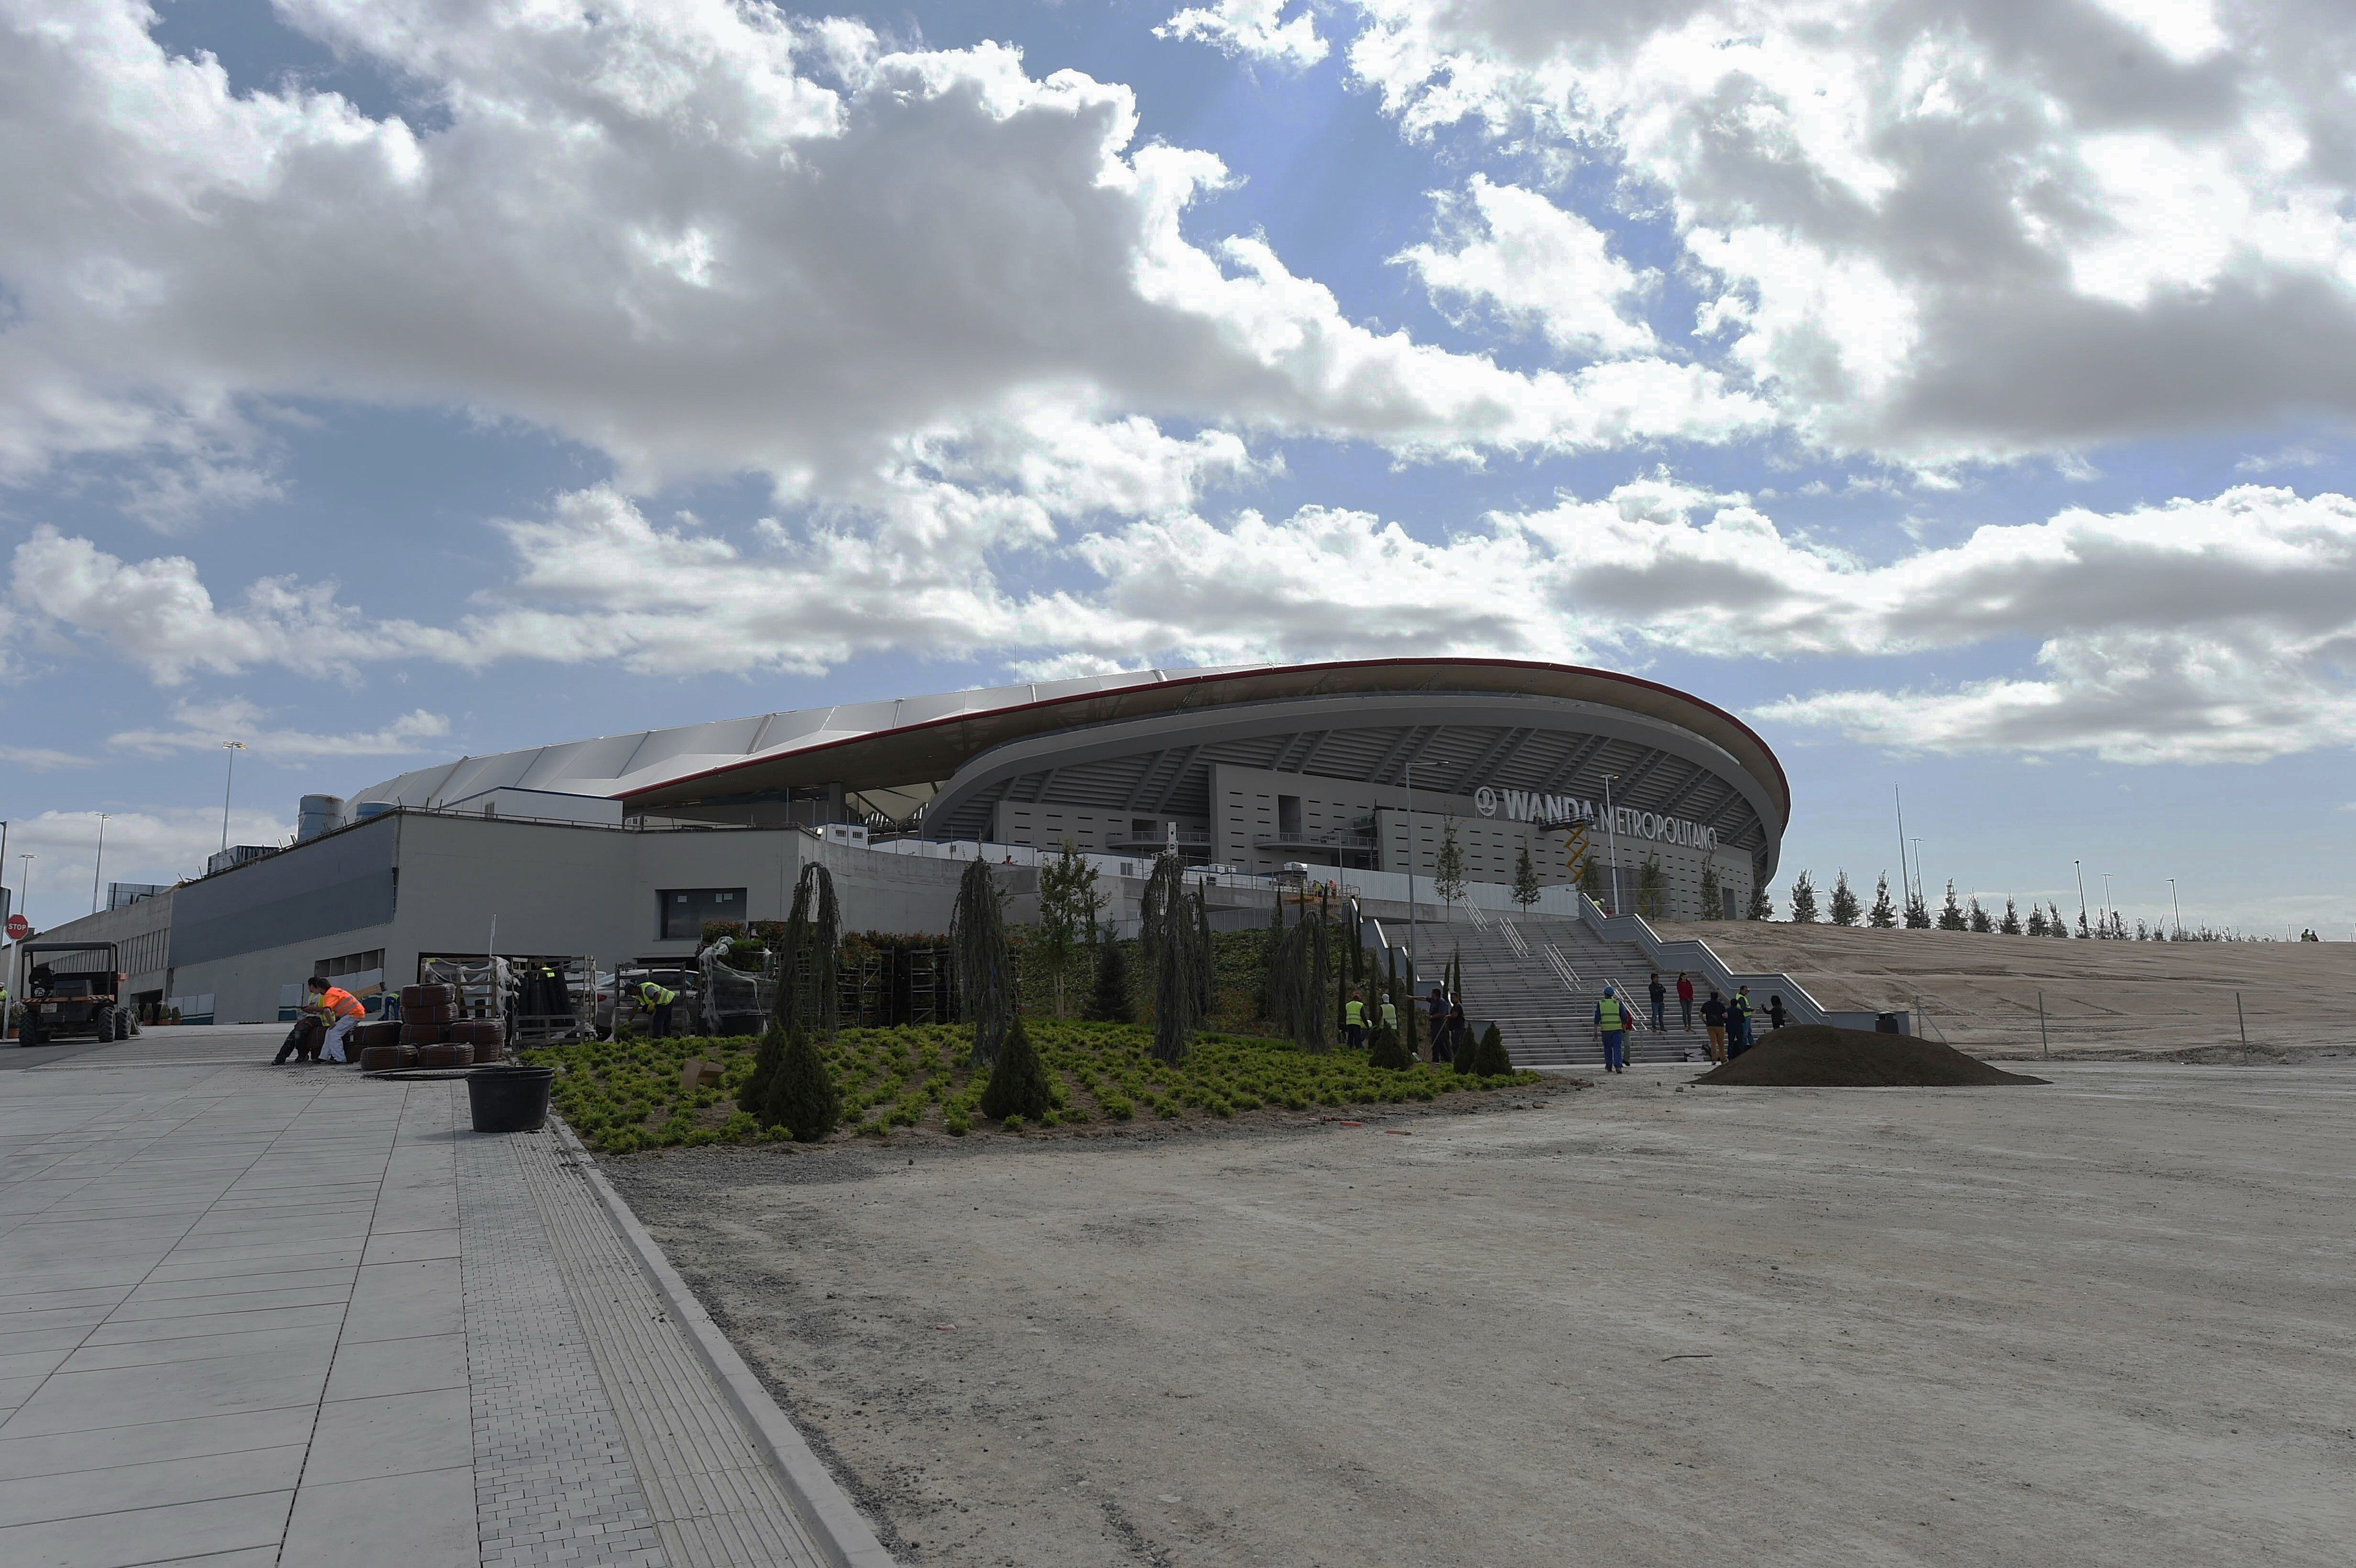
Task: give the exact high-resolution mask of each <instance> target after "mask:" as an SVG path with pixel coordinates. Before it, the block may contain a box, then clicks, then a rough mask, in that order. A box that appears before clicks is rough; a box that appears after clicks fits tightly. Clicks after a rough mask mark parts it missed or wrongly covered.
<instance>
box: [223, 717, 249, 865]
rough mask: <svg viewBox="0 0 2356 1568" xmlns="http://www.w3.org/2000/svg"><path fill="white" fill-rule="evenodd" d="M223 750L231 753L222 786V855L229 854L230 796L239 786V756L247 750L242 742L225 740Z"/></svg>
mask: <svg viewBox="0 0 2356 1568" xmlns="http://www.w3.org/2000/svg"><path fill="white" fill-rule="evenodd" d="M221 749H222V750H223V751H226V752H228V753H229V777H228V779H225V780H224V781H223V782H222V784H221V853H222V854H228V853H229V794H230V789H234V788H235V787H236V785H237V754H238V753H239V752H241V751H243V750H244V749H245V742H243V741H241V740H225V741H223V742H221Z"/></svg>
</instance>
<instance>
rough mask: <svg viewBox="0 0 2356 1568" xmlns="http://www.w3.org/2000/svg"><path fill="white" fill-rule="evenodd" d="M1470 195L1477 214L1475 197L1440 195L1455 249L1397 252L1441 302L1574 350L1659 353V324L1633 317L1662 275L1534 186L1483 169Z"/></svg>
mask: <svg viewBox="0 0 2356 1568" xmlns="http://www.w3.org/2000/svg"><path fill="white" fill-rule="evenodd" d="M1467 200H1468V201H1469V205H1470V208H1471V210H1470V211H1469V212H1468V211H1466V210H1465V207H1466V205H1467V202H1460V201H1456V200H1453V199H1450V198H1447V197H1445V196H1443V197H1442V198H1441V199H1440V216H1441V220H1442V223H1443V225H1444V226H1445V227H1446V228H1447V229H1448V230H1449V231H1450V235H1449V237H1450V239H1451V242H1452V243H1453V245H1454V247H1455V248H1454V249H1452V250H1443V249H1441V248H1440V247H1439V246H1435V245H1413V246H1410V247H1408V249H1407V250H1405V251H1402V252H1399V253H1398V256H1396V257H1394V258H1393V259H1394V260H1396V261H1399V262H1403V263H1406V264H1408V266H1411V267H1413V268H1414V269H1415V271H1416V274H1417V275H1418V276H1419V277H1421V278H1422V279H1423V282H1424V286H1425V287H1427V288H1429V289H1430V291H1431V293H1432V295H1433V298H1434V301H1435V303H1438V302H1440V301H1441V300H1444V299H1450V298H1454V299H1462V300H1466V301H1469V302H1471V303H1472V304H1473V305H1475V306H1487V307H1489V308H1490V309H1492V310H1494V312H1495V313H1496V314H1497V315H1498V316H1500V317H1504V318H1505V320H1507V321H1509V322H1512V323H1515V324H1516V325H1518V326H1522V327H1535V328H1537V329H1538V330H1539V331H1542V332H1543V333H1545V335H1546V338H1547V341H1548V342H1550V343H1552V344H1553V345H1554V346H1555V347H1556V348H1558V349H1564V350H1567V351H1570V352H1575V353H1581V354H1640V353H1649V352H1655V351H1657V350H1658V349H1659V348H1660V343H1659V340H1658V339H1656V338H1655V337H1654V336H1653V329H1652V328H1649V327H1647V326H1645V325H1644V322H1643V321H1641V320H1637V319H1632V317H1631V314H1630V311H1631V307H1632V306H1633V305H1634V304H1635V303H1636V296H1637V295H1639V294H1640V293H1642V292H1643V291H1644V289H1645V288H1646V287H1647V286H1648V285H1650V284H1651V283H1653V282H1655V281H1657V280H1656V279H1655V277H1654V275H1653V274H1644V273H1640V272H1638V271H1637V270H1636V269H1635V268H1633V267H1631V266H1630V265H1628V263H1625V262H1623V261H1622V260H1621V259H1620V258H1619V257H1617V256H1615V255H1613V254H1612V252H1611V249H1610V247H1609V245H1608V244H1607V243H1606V242H1605V240H1604V237H1603V234H1602V231H1600V230H1598V229H1597V228H1596V227H1595V226H1594V225H1593V224H1591V223H1590V222H1588V221H1587V220H1586V219H1584V218H1582V217H1580V215H1579V214H1578V213H1576V212H1569V211H1566V210H1564V209H1562V208H1559V207H1557V206H1556V205H1555V204H1554V203H1552V202H1551V201H1548V200H1547V199H1546V198H1545V197H1543V196H1540V195H1539V194H1537V192H1536V191H1532V190H1524V189H1522V188H1520V187H1518V186H1511V185H1493V184H1491V183H1490V182H1489V180H1488V178H1487V177H1485V176H1483V175H1474V176H1473V177H1472V186H1471V188H1470V190H1469V192H1468V198H1467Z"/></svg>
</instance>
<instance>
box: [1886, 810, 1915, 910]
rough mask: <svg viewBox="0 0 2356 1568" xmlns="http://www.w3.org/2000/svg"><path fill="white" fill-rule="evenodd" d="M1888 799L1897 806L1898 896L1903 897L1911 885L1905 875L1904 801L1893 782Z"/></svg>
mask: <svg viewBox="0 0 2356 1568" xmlns="http://www.w3.org/2000/svg"><path fill="white" fill-rule="evenodd" d="M1890 800H1891V802H1892V803H1893V804H1895V805H1896V806H1897V808H1898V897H1901V898H1903V897H1906V890H1907V889H1908V888H1909V887H1911V886H1913V884H1912V882H1910V881H1908V880H1907V877H1906V802H1905V801H1904V800H1901V799H1900V797H1899V794H1898V786H1897V785H1895V784H1892V785H1891V786H1890Z"/></svg>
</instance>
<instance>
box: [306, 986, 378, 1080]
mask: <svg viewBox="0 0 2356 1568" xmlns="http://www.w3.org/2000/svg"><path fill="white" fill-rule="evenodd" d="M311 1005H312V1007H313V1008H315V1009H316V1011H317V1012H318V1015H319V1023H320V1025H321V1026H322V1027H324V1028H325V1029H326V1030H327V1038H326V1039H324V1040H322V1041H321V1042H320V1043H319V1059H320V1060H321V1061H330V1062H345V1061H348V1060H350V1059H351V1058H348V1057H347V1056H346V1055H345V1054H344V1043H345V1042H346V1041H348V1040H349V1039H350V1038H351V1037H352V1030H353V1029H354V1028H355V1027H356V1026H358V1025H359V1021H360V1020H361V1019H362V1018H363V1017H365V1016H366V1015H367V1014H368V1009H367V1008H365V1007H363V1006H361V1005H360V999H359V997H357V996H355V995H353V994H352V993H350V992H348V991H347V990H345V989H344V988H343V987H342V986H340V985H330V984H328V983H327V979H326V977H324V976H322V975H316V974H315V975H313V976H312V977H311Z"/></svg>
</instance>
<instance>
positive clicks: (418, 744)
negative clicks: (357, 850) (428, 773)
mask: <svg viewBox="0 0 2356 1568" xmlns="http://www.w3.org/2000/svg"><path fill="white" fill-rule="evenodd" d="M172 719H173V722H174V725H176V726H177V727H175V728H171V729H134V730H123V731H120V732H118V733H116V734H114V735H112V736H108V737H107V744H108V745H109V746H120V747H122V748H123V749H125V750H128V751H136V752H139V753H141V754H143V755H145V756H148V757H167V756H169V755H171V754H172V753H174V752H177V751H208V752H209V751H214V750H217V749H219V748H220V746H221V744H222V743H223V742H225V741H231V740H238V741H243V742H244V743H245V745H246V747H247V749H248V750H250V751H252V753H253V754H254V755H255V756H256V757H260V758H262V759H263V760H266V761H272V762H299V761H308V760H310V759H312V758H314V757H402V756H407V755H409V754H411V753H413V752H417V751H422V750H424V749H425V746H423V744H422V743H423V742H427V741H434V740H439V739H440V738H441V737H443V736H446V735H448V734H449V733H450V721H449V720H448V719H445V718H444V717H443V716H442V715H441V714H429V713H427V712H426V711H425V710H424V709H423V708H417V709H413V710H412V711H411V712H409V713H406V714H402V715H401V716H400V717H398V718H396V719H394V720H392V721H391V723H389V724H386V725H380V726H379V727H378V728H376V729H374V730H357V729H348V730H337V731H327V732H318V733H314V732H311V731H306V730H298V729H273V728H272V727H271V726H270V719H271V714H270V712H269V711H268V710H267V709H264V708H260V707H257V706H255V705H254V704H253V703H249V702H247V701H245V700H244V699H242V698H239V697H230V698H227V699H225V700H223V701H220V702H217V703H174V704H173V707H172Z"/></svg>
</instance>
